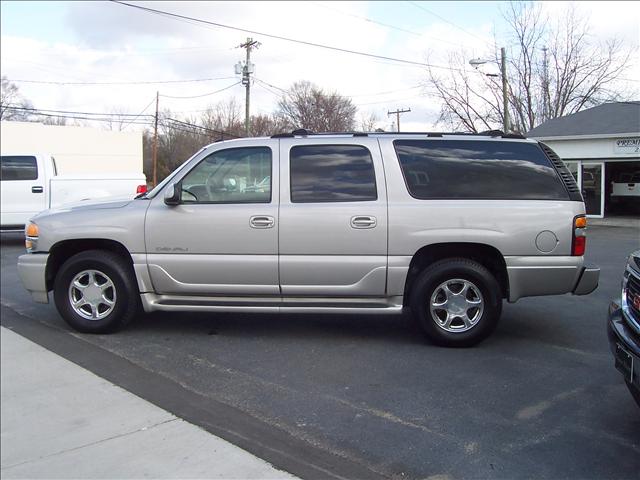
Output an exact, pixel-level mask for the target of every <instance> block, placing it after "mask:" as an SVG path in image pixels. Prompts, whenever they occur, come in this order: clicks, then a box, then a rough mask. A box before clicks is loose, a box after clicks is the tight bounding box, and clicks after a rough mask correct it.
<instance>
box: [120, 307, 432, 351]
mask: <svg viewBox="0 0 640 480" xmlns="http://www.w3.org/2000/svg"><path fill="white" fill-rule="evenodd" d="M125 332H130V334H131V335H138V334H148V333H153V334H154V335H164V334H166V335H169V336H174V335H176V336H192V335H196V336H201V335H216V336H224V337H244V338H255V337H266V338H269V337H270V338H281V339H288V340H299V339H302V338H308V337H313V338H318V339H321V338H324V339H330V338H333V339H342V340H356V339H358V340H362V339H368V340H373V341H377V340H379V341H381V342H393V343H408V344H420V343H428V341H427V340H426V339H425V337H424V336H423V335H422V332H421V331H420V329H419V328H418V327H417V326H416V325H415V324H414V323H413V321H412V320H411V319H410V317H409V316H408V315H375V316H373V315H355V314H354V315H331V314H264V313H184V312H175V313H170V312H155V313H151V314H144V315H141V316H139V317H138V318H137V319H136V321H135V322H134V323H133V324H132V325H131V326H129V327H128V328H127V329H126V330H124V331H123V332H122V333H125Z"/></svg>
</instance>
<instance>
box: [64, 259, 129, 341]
mask: <svg viewBox="0 0 640 480" xmlns="http://www.w3.org/2000/svg"><path fill="white" fill-rule="evenodd" d="M53 296H54V300H55V304H56V308H57V309H58V312H59V313H60V315H61V316H62V318H64V319H65V321H66V322H67V323H68V324H69V325H70V326H71V327H73V328H74V329H75V330H78V331H80V332H84V333H109V332H113V331H115V330H118V329H120V328H122V327H124V326H125V325H127V324H128V323H130V322H131V321H132V320H133V319H134V318H135V315H136V313H137V312H138V305H139V301H140V300H139V294H138V289H137V286H136V283H135V278H134V275H133V272H132V271H131V265H130V264H129V262H127V261H126V260H125V259H124V258H122V257H121V256H119V255H117V254H115V253H113V252H108V251H104V250H89V251H86V252H81V253H78V254H76V255H74V256H73V257H71V258H69V259H68V260H67V261H66V262H65V263H64V264H63V265H62V267H61V268H60V270H59V272H58V274H57V275H56V278H55V282H54V288H53Z"/></svg>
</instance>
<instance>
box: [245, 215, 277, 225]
mask: <svg viewBox="0 0 640 480" xmlns="http://www.w3.org/2000/svg"><path fill="white" fill-rule="evenodd" d="M275 223H276V221H275V220H274V219H273V217H270V216H268V215H254V216H253V217H251V218H250V219H249V225H251V228H272V227H273V225H274V224H275Z"/></svg>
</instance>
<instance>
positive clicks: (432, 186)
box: [393, 140, 569, 200]
mask: <svg viewBox="0 0 640 480" xmlns="http://www.w3.org/2000/svg"><path fill="white" fill-rule="evenodd" d="M393 144H394V147H395V150H396V154H397V155H398V159H399V161H400V166H401V167H402V173H403V175H404V179H405V182H406V185H407V188H408V190H409V193H410V194H411V196H413V197H415V198H418V199H424V200H427V199H467V198H474V199H489V200H494V199H511V200H520V199H523V200H568V199H569V195H568V193H567V191H566V189H565V187H564V185H563V184H562V183H561V181H560V179H559V178H558V174H557V173H556V170H555V168H554V167H553V165H552V164H551V162H550V161H549V159H548V158H547V157H546V155H545V154H544V152H543V151H542V150H541V149H540V147H538V146H537V145H535V144H530V143H522V142H499V141H474V140H396V141H394V142H393Z"/></svg>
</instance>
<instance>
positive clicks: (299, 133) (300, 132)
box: [271, 128, 527, 139]
mask: <svg viewBox="0 0 640 480" xmlns="http://www.w3.org/2000/svg"><path fill="white" fill-rule="evenodd" d="M330 135H352V136H354V137H368V136H369V135H426V136H427V137H444V136H445V135H446V136H449V135H464V136H472V137H487V136H488V137H492V138H495V137H501V138H519V139H525V138H527V137H525V136H524V135H520V134H519V133H504V132H503V131H502V130H486V131H484V132H479V133H472V132H370V133H367V132H323V133H315V132H312V131H311V130H307V129H306V128H299V129H297V130H293V131H292V132H291V133H277V134H275V135H271V138H293V137H310V136H314V137H316V136H330Z"/></svg>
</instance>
